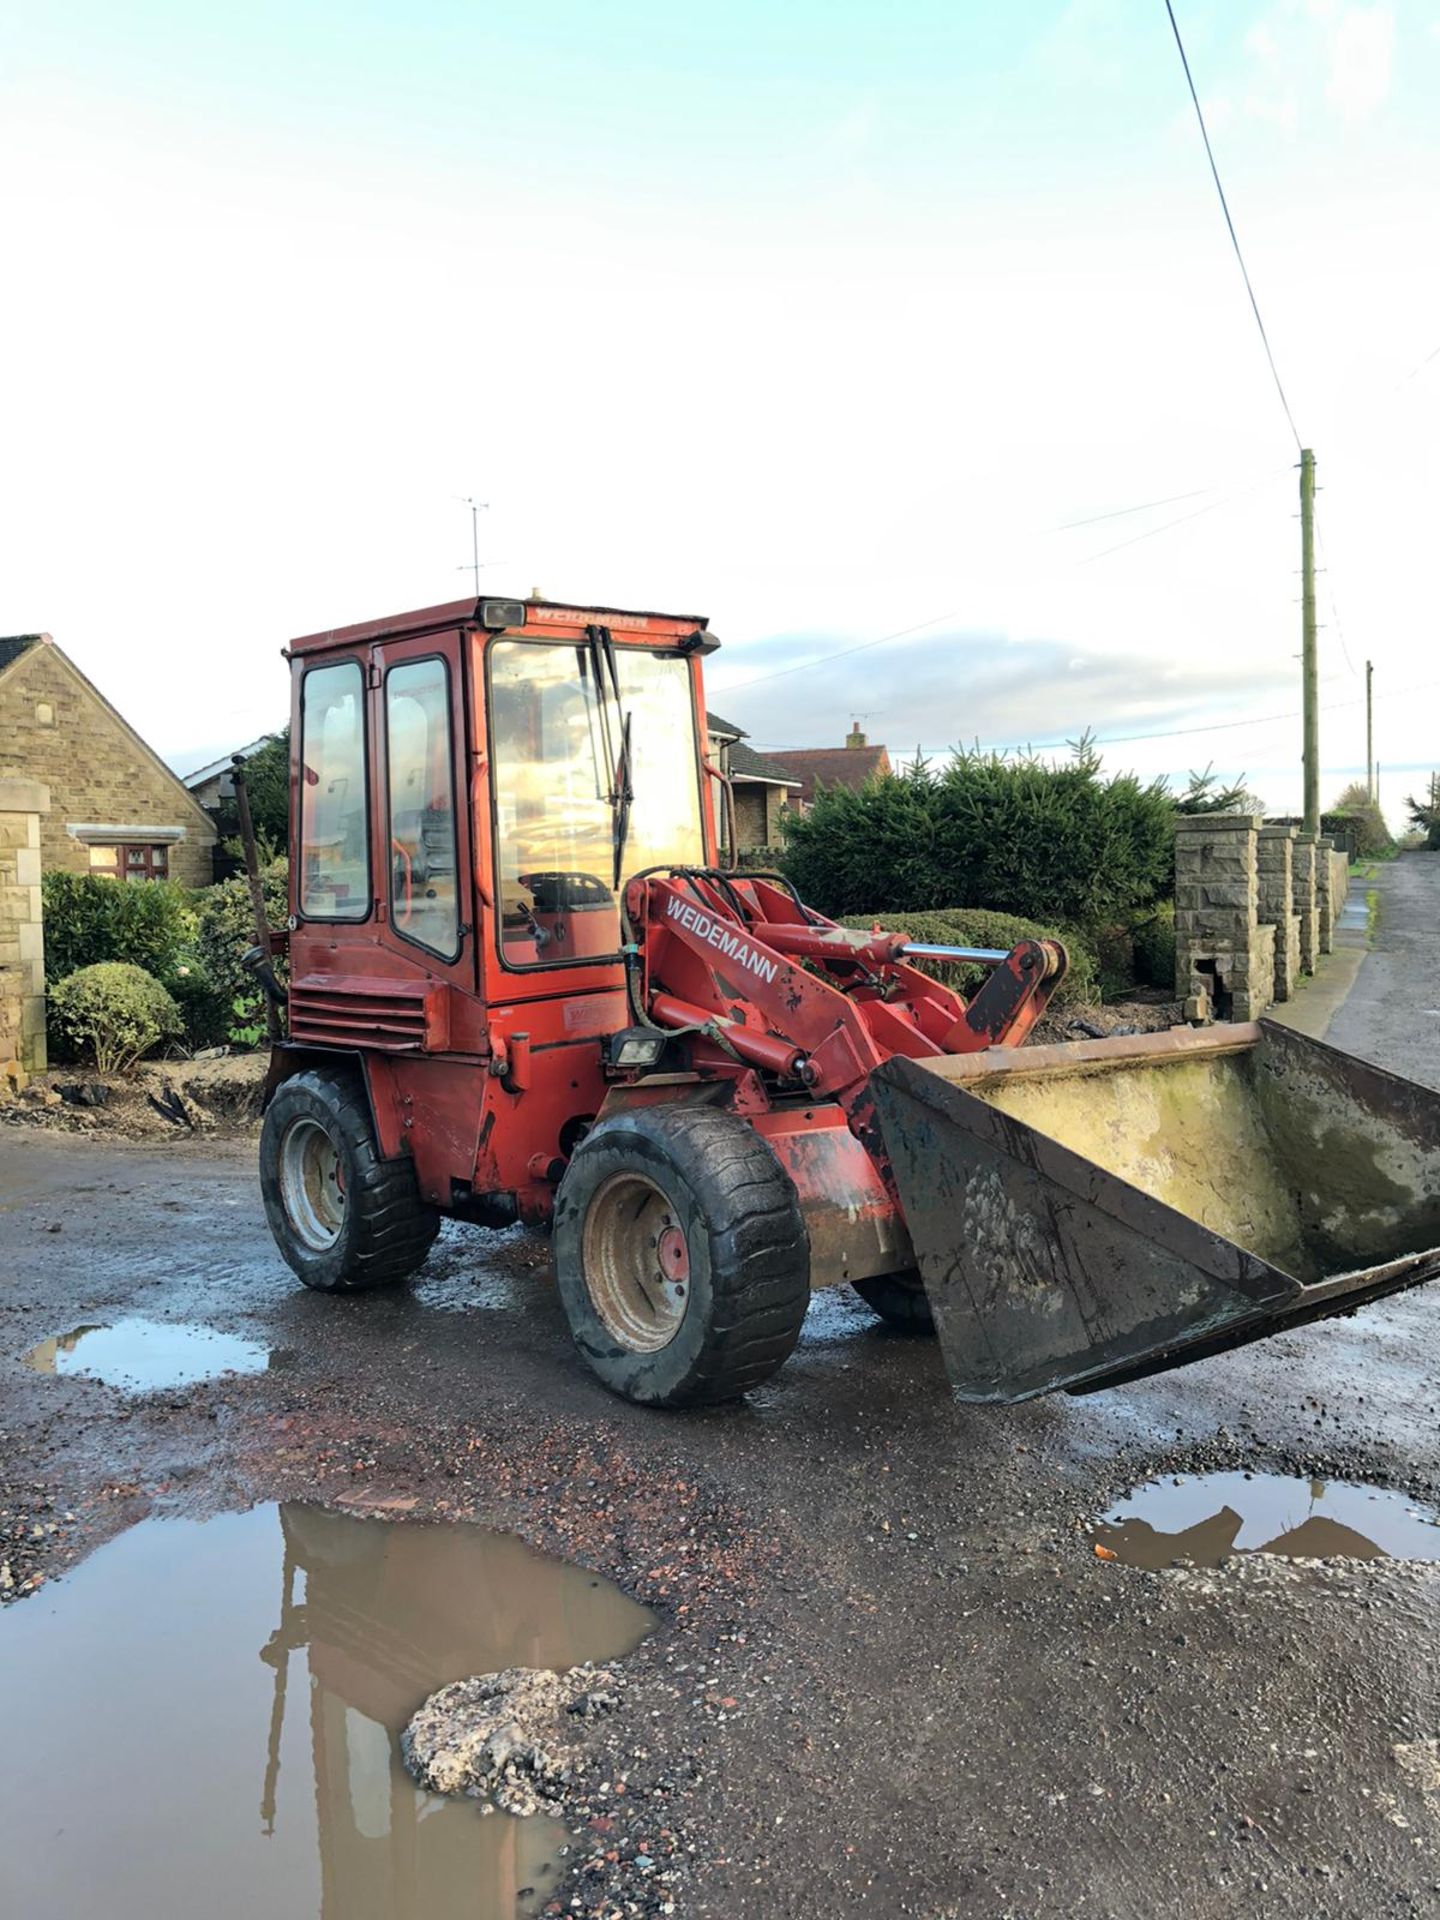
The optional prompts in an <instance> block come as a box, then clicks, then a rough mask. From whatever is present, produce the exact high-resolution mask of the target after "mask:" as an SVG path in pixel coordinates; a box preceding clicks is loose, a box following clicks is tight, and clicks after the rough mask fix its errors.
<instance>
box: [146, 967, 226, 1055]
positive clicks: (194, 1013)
mask: <svg viewBox="0 0 1440 1920" xmlns="http://www.w3.org/2000/svg"><path fill="white" fill-rule="evenodd" d="M161 984H162V985H163V986H164V988H165V990H166V992H167V993H168V994H169V995H170V998H171V999H172V1000H173V1001H174V1002H175V1004H176V1006H177V1007H178V1008H179V1009H180V1018H181V1020H182V1021H183V1022H184V1027H185V1038H186V1040H187V1041H188V1042H189V1044H190V1045H191V1046H192V1047H218V1046H223V1045H224V1044H225V1042H226V1041H228V1040H229V1038H230V995H229V994H228V993H226V992H225V990H224V989H223V988H222V987H217V986H216V984H215V982H214V981H213V980H212V979H211V978H210V975H209V974H208V973H207V972H206V971H205V967H204V965H203V963H202V962H201V960H200V958H199V955H198V954H196V953H194V952H193V951H192V952H191V954H190V956H189V958H188V960H187V961H186V962H185V963H184V964H183V965H181V966H179V967H177V968H176V970H175V972H174V973H173V974H172V975H171V976H170V978H169V979H167V980H164V981H162V982H161Z"/></svg>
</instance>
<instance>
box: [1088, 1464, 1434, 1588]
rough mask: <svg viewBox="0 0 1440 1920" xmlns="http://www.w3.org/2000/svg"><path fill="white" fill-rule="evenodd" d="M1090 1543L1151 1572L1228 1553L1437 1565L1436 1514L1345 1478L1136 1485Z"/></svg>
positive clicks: (1204, 1477)
mask: <svg viewBox="0 0 1440 1920" xmlns="http://www.w3.org/2000/svg"><path fill="white" fill-rule="evenodd" d="M1094 1540H1095V1551H1096V1553H1097V1554H1099V1555H1100V1557H1101V1558H1102V1559H1106V1560H1120V1561H1123V1562H1124V1564H1125V1565H1126V1566H1130V1567H1149V1568H1152V1569H1153V1568H1158V1567H1173V1566H1175V1565H1176V1564H1177V1563H1179V1562H1180V1561H1188V1562H1190V1563H1191V1564H1192V1565H1193V1566H1197V1567H1218V1566H1219V1565H1220V1563H1221V1562H1222V1561H1223V1560H1225V1559H1227V1558H1228V1557H1229V1556H1230V1555H1231V1554H1235V1553H1269V1554H1280V1555H1283V1556H1285V1557H1286V1558H1289V1559H1296V1560H1331V1559H1343V1560H1384V1559H1395V1560H1440V1515H1436V1514H1435V1513H1433V1512H1432V1511H1431V1510H1430V1509H1429V1508H1427V1507H1423V1506H1420V1505H1418V1504H1417V1503H1416V1502H1415V1501H1413V1500H1410V1499H1408V1498H1407V1497H1406V1496H1405V1495H1404V1494H1400V1493H1389V1492H1386V1491H1385V1490H1384V1489H1383V1488H1380V1487H1363V1486H1353V1485H1351V1484H1349V1483H1348V1482H1346V1481H1343V1480H1302V1479H1291V1478H1289V1477H1288V1476H1286V1475H1283V1474H1275V1473H1204V1474H1195V1475H1184V1474H1181V1475H1177V1476H1176V1477H1175V1478H1173V1479H1169V1480H1152V1481H1150V1482H1149V1483H1148V1484H1147V1485H1145V1486H1143V1487H1137V1488H1136V1490H1135V1492H1134V1493H1132V1494H1128V1495H1127V1496H1126V1498H1125V1499H1123V1500H1121V1501H1120V1502H1118V1504H1117V1505H1116V1506H1114V1507H1112V1508H1111V1509H1110V1510H1109V1512H1108V1513H1106V1514H1105V1515H1104V1517H1103V1519H1101V1520H1100V1521H1099V1522H1097V1524H1096V1526H1095V1529H1094Z"/></svg>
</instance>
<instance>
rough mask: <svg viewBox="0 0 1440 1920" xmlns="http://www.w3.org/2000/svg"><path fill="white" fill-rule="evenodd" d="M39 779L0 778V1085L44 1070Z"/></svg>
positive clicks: (43, 795) (42, 804)
mask: <svg viewBox="0 0 1440 1920" xmlns="http://www.w3.org/2000/svg"><path fill="white" fill-rule="evenodd" d="M49 806H50V795H49V793H48V791H47V790H46V788H45V787H44V786H42V785H41V783H40V782H39V781H38V780H3V779H0V1081H4V1080H9V1081H10V1082H11V1083H12V1084H13V1085H21V1084H23V1082H24V1078H25V1075H26V1074H27V1073H39V1072H42V1071H43V1070H44V1067H45V946H44V935H43V933H42V930H41V929H42V920H41V912H42V910H41V904H40V858H41V855H40V841H41V822H42V820H43V819H44V817H45V815H46V813H47V811H48V810H49Z"/></svg>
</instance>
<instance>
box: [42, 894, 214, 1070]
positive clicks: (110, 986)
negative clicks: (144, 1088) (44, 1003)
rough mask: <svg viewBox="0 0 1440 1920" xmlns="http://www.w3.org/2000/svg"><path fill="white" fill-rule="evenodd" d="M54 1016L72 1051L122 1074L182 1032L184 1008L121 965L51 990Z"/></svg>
mask: <svg viewBox="0 0 1440 1920" xmlns="http://www.w3.org/2000/svg"><path fill="white" fill-rule="evenodd" d="M112 884H113V883H112ZM50 1017H51V1019H52V1021H53V1022H54V1025H55V1027H56V1029H57V1031H58V1032H59V1034H60V1035H61V1037H62V1038H63V1040H64V1041H65V1042H66V1043H67V1044H68V1045H69V1046H70V1047H71V1048H73V1049H74V1050H75V1051H76V1052H77V1053H82V1054H83V1053H89V1054H91V1055H93V1057H94V1061H95V1065H96V1066H97V1067H98V1068H99V1070H100V1071H101V1073H122V1072H123V1071H124V1070H125V1069H126V1068H127V1067H132V1066H134V1064H135V1062H136V1061H137V1060H139V1059H140V1058H141V1057H142V1056H143V1055H144V1054H147V1053H149V1052H150V1050H151V1048H152V1047H156V1046H158V1045H159V1043H160V1042H161V1041H162V1040H170V1039H174V1038H176V1037H177V1036H178V1035H179V1033H180V1031H181V1021H180V1009H179V1008H178V1007H177V1006H176V1005H175V1002H174V1001H173V1000H172V999H171V997H170V995H169V994H168V993H167V992H166V991H165V989H164V987H162V986H161V984H160V982H159V981H158V980H156V979H155V978H154V977H153V976H152V975H151V974H148V973H146V971H145V970H144V968H143V967H134V966H130V965H128V964H127V963H126V962H124V961H120V960H106V961H102V962H101V963H100V964H99V965H98V966H93V967H81V968H80V969H79V970H78V972H75V973H72V974H69V975H67V977H66V978H65V979H64V980H62V981H61V982H60V983H59V985H58V986H56V987H55V988H53V989H52V991H51V994H50Z"/></svg>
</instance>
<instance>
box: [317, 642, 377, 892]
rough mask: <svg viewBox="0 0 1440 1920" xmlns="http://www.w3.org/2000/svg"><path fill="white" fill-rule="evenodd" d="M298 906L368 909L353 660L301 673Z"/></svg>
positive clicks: (365, 801) (360, 716)
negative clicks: (303, 681)
mask: <svg viewBox="0 0 1440 1920" xmlns="http://www.w3.org/2000/svg"><path fill="white" fill-rule="evenodd" d="M300 775H301V788H300V791H301V802H300V808H301V815H300V819H301V826H300V911H301V913H303V914H304V915H305V917H306V919H307V920H363V919H364V918H365V916H366V915H367V914H368V913H369V911H370V820H369V789H368V786H367V783H366V777H365V681H364V678H363V676H362V674H361V672H360V663H359V662H358V661H357V660H342V661H340V662H339V663H338V664H337V665H336V666H333V667H315V668H313V669H312V670H311V672H309V673H307V674H306V676H305V690H304V696H303V699H302V702H301V734H300Z"/></svg>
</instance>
